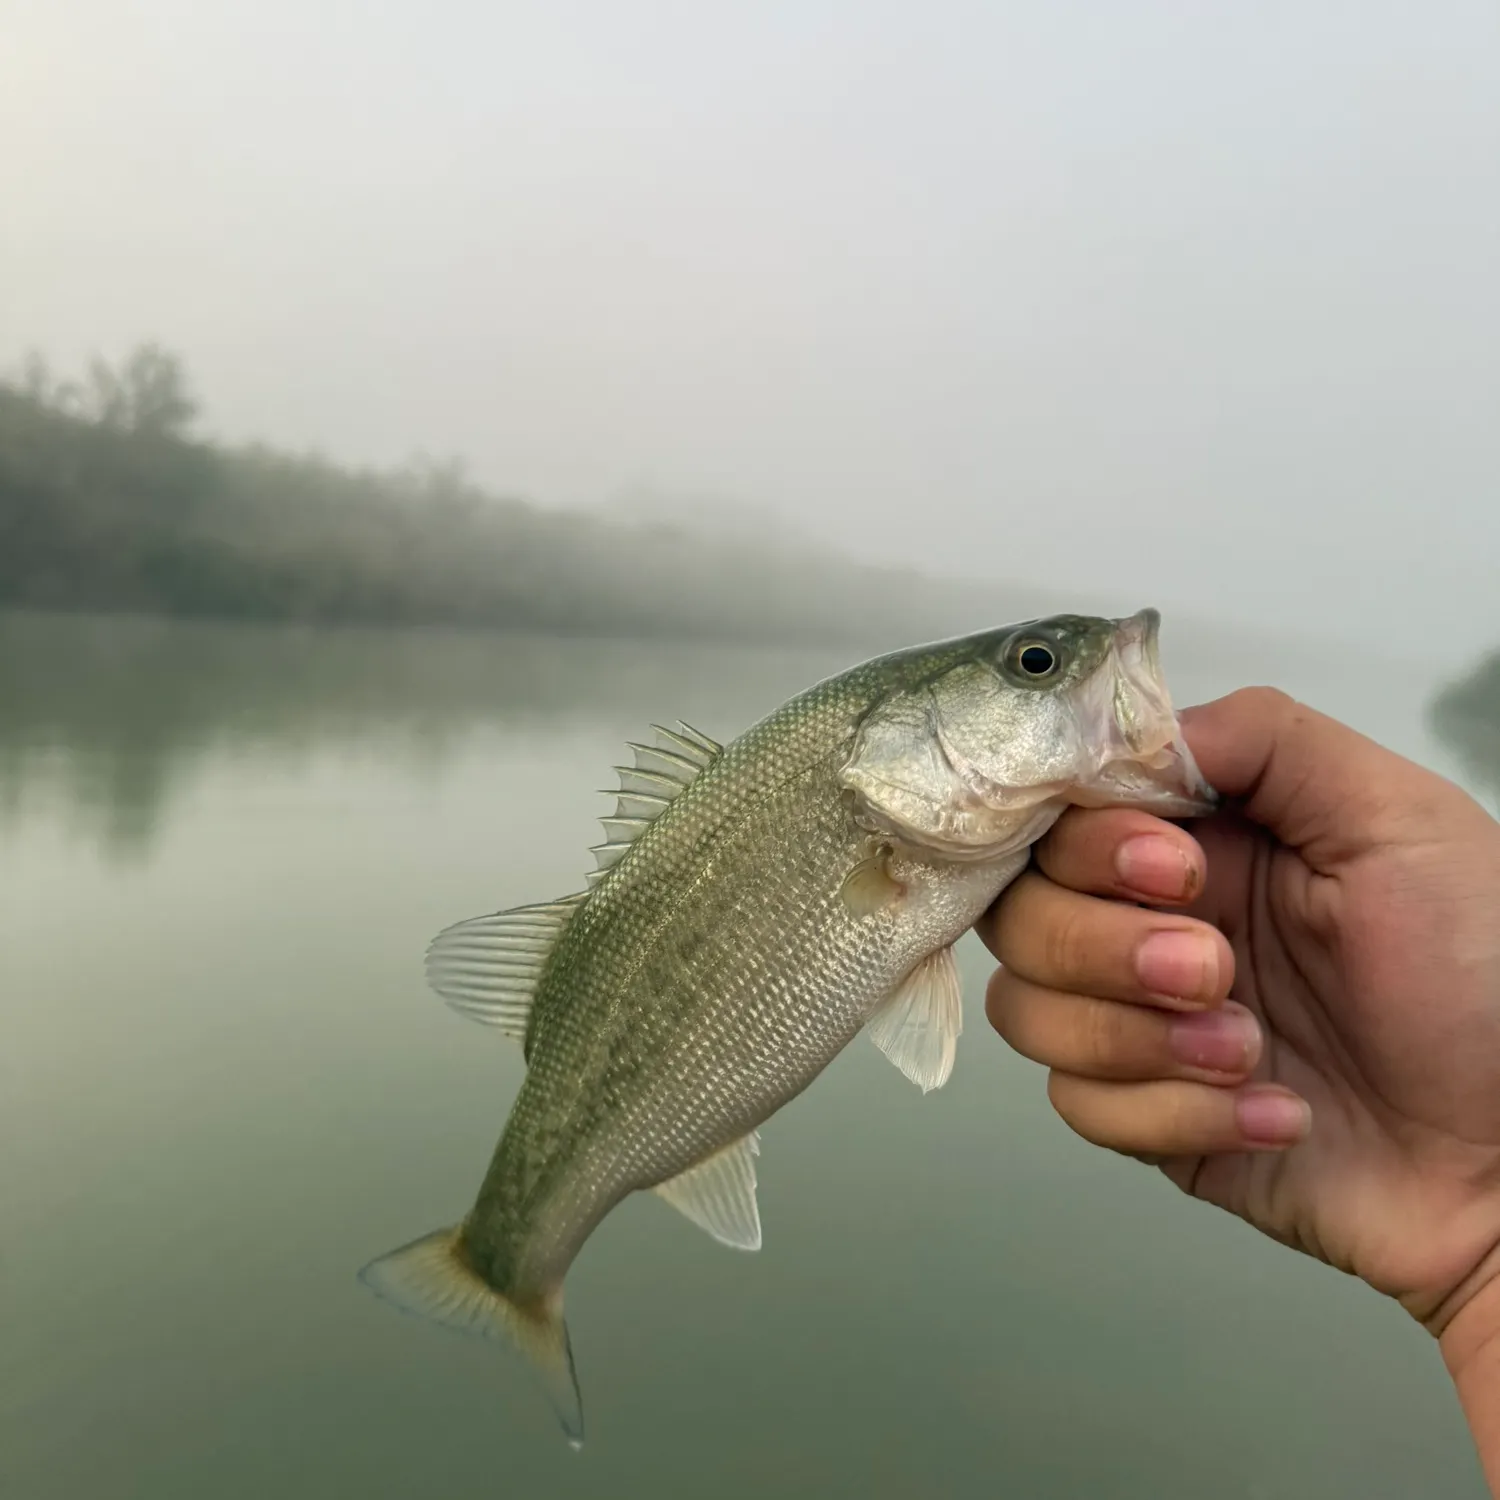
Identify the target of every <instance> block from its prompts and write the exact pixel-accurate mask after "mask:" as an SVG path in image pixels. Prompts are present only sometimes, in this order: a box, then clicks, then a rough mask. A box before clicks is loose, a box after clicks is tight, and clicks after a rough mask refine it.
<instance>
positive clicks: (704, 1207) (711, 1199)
mask: <svg viewBox="0 0 1500 1500" xmlns="http://www.w3.org/2000/svg"><path fill="white" fill-rule="evenodd" d="M759 1155H760V1136H759V1134H758V1133H757V1132H756V1131H754V1130H752V1131H751V1132H750V1134H749V1135H746V1136H741V1137H740V1139H739V1140H737V1141H735V1142H734V1144H733V1145H731V1146H726V1147H725V1148H724V1149H723V1150H722V1151H718V1152H715V1153H714V1155H712V1156H710V1157H709V1158H708V1159H707V1161H700V1162H699V1163H698V1165H697V1166H696V1167H689V1168H688V1170H687V1171H686V1172H682V1173H680V1174H679V1175H678V1176H676V1177H673V1178H670V1179H669V1180H668V1181H666V1182H663V1183H660V1184H658V1185H657V1186H656V1187H655V1188H654V1189H653V1191H654V1192H655V1193H656V1195H657V1197H659V1198H662V1199H665V1200H666V1202H668V1203H670V1204H671V1205H672V1207H673V1208H675V1209H676V1210H677V1211H678V1213H680V1214H681V1215H682V1216H683V1217H684V1218H687V1219H691V1220H692V1221H693V1223H694V1224H696V1225H697V1226H698V1227H699V1228H700V1229H706V1230H707V1231H708V1232H709V1233H710V1234H711V1235H712V1236H713V1237H714V1238H715V1239H716V1240H718V1241H719V1243H720V1244H721V1245H729V1246H731V1247H733V1248H734V1249H736V1250H759V1249H760V1209H759V1208H758V1207H757V1206H756V1202H755V1158H756V1157H757V1156H759Z"/></svg>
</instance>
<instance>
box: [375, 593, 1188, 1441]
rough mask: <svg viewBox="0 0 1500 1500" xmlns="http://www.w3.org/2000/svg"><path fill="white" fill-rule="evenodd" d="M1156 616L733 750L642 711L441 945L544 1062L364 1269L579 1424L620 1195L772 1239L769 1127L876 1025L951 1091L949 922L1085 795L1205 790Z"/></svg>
mask: <svg viewBox="0 0 1500 1500" xmlns="http://www.w3.org/2000/svg"><path fill="white" fill-rule="evenodd" d="M1160 624H1161V616H1160V614H1159V613H1158V611H1156V610H1154V609H1145V610H1141V611H1139V612H1138V613H1136V614H1134V615H1131V616H1129V617H1127V618H1122V619H1107V618H1103V617H1099V616H1088V615H1074V614H1058V615H1053V616H1050V617H1047V618H1044V619H1036V620H1028V621H1024V622H1021V623H1019V624H1015V625H1009V626H1004V627H1001V628H998V629H990V630H985V631H982V632H979V633H977V634H972V635H967V636H963V637H959V638H956V639H952V640H947V641H940V642H937V643H935V644H927V645H922V646H916V647H911V648H907V649H904V650H900V651H895V652H891V653H888V654H885V655H882V656H878V657H875V658H874V659H872V660H870V661H866V662H864V663H861V664H860V665H857V666H855V667H853V668H851V669H849V670H847V671H845V672H842V673H840V674H838V675H835V676H832V677H829V678H827V679H825V680H824V681H822V682H820V683H817V684H815V685H814V686H812V687H810V688H809V689H807V690H806V691H805V692H802V693H800V694H798V695H797V696H796V697H793V698H792V699H790V700H789V701H788V702H786V703H785V704H783V705H782V706H781V707H779V708H777V709H776V710H775V711H774V712H772V713H771V714H769V715H768V716H767V717H765V718H763V719H762V720H761V721H760V722H759V723H757V724H755V725H754V726H752V727H751V728H749V729H748V730H746V731H745V732H744V733H743V734H741V735H740V736H739V737H738V738H737V739H735V740H733V741H732V742H731V743H729V744H727V745H725V744H720V743H719V742H718V741H716V740H714V739H712V738H710V736H708V735H707V734H704V733H702V732H701V731H699V730H697V729H694V728H692V727H691V726H690V725H688V724H686V723H683V722H681V721H679V722H678V724H677V726H676V727H675V728H666V727H662V726H653V730H654V740H653V742H652V743H649V744H647V743H640V744H635V745H632V746H631V747H630V748H631V750H632V752H633V763H632V764H631V765H629V766H617V767H615V770H616V772H617V773H618V776H619V783H620V784H619V788H618V790H617V791H615V792H612V793H610V794H609V795H612V796H615V797H616V798H617V802H616V806H615V809H614V812H613V813H612V815H610V816H608V817H605V818H602V819H601V820H600V821H601V822H602V823H603V825H604V829H605V834H606V838H605V841H604V842H603V843H602V844H601V845H599V846H598V847H597V848H596V849H595V850H594V851H593V853H594V855H595V860H596V864H597V866H598V868H597V869H596V870H594V871H593V872H592V873H591V874H590V875H589V877H588V878H587V881H586V883H585V885H584V888H583V889H581V890H577V891H573V892H570V893H568V894H565V895H562V896H558V897H555V898H553V899H551V900H547V901H542V902H540V903H538V904H536V905H531V906H522V907H516V908H512V909H509V910H505V911H501V912H494V913H489V914H486V915H482V916H479V917H474V918H470V919H468V920H466V921H462V922H458V923H455V924H454V925H453V926H451V927H448V928H446V929H445V930H443V931H442V932H441V933H439V934H438V935H437V936H436V937H435V938H434V939H433V940H432V942H431V944H430V946H429V948H428V950H427V954H426V965H425V967H426V977H427V980H428V982H429V984H430V985H431V987H432V988H433V989H434V990H435V991H436V992H437V994H438V995H439V996H441V997H442V999H443V1000H445V1001H446V1002H447V1003H448V1004H449V1005H450V1006H451V1007H452V1008H453V1009H455V1010H456V1011H458V1012H459V1013H461V1014H462V1015H465V1016H467V1017H470V1018H472V1019H473V1020H475V1021H478V1022H482V1023H485V1024H487V1025H489V1026H491V1027H493V1028H495V1029H496V1030H498V1031H499V1032H501V1033H503V1034H505V1035H507V1036H509V1037H511V1038H513V1039H514V1040H516V1041H517V1042H519V1043H520V1044H521V1047H522V1053H523V1056H524V1058H525V1063H526V1074H525V1078H524V1081H523V1083H522V1085H521V1088H520V1090H519V1092H518V1094H517V1095H516V1098H515V1100H514V1103H513V1105H512V1107H511V1110H510V1114H509V1116H508V1118H507V1120H506V1122H505V1125H504V1128H503V1131H502V1134H501V1136H500V1139H499V1143H498V1144H497V1146H496V1148H495V1151H494V1154H493V1156H492V1158H491V1160H490V1164H489V1167H488V1170H487V1171H486V1172H485V1175H484V1178H483V1181H482V1182H481V1183H480V1186H479V1189H478V1192H477V1194H476V1196H475V1198H474V1201H473V1203H472V1205H471V1207H470V1208H469V1210H468V1213H467V1214H466V1216H465V1217H464V1218H463V1219H462V1220H461V1221H459V1222H458V1223H456V1224H453V1225H450V1226H448V1227H445V1228H442V1229H439V1230H437V1231H435V1232H432V1233H429V1234H426V1235H424V1236H422V1237H421V1238H420V1239H417V1240H414V1241H412V1242H411V1243H410V1244H407V1245H405V1246H403V1247H401V1248H400V1249H398V1250H395V1251H393V1252H391V1253H390V1254H388V1255H384V1256H381V1257H380V1258H379V1259H377V1260H374V1261H372V1262H371V1263H370V1264H369V1265H368V1266H366V1267H365V1268H364V1270H363V1271H362V1272H361V1279H362V1280H363V1282H364V1283H365V1285H366V1286H367V1287H369V1288H370V1289H371V1290H372V1291H374V1292H375V1293H376V1294H377V1295H379V1296H380V1297H382V1298H384V1299H385V1300H387V1301H389V1302H391V1303H394V1304H395V1305H396V1306H397V1307H399V1308H401V1309H403V1310H404V1311H406V1312H409V1313H414V1314H417V1315H419V1316H422V1317H425V1318H427V1319H429V1320H431V1321H433V1322H436V1323H439V1324H443V1325H446V1326H448V1327H451V1328H455V1329H459V1330H462V1331H465V1332H468V1333H471V1334H478V1335H482V1336H488V1337H492V1338H497V1339H501V1340H508V1341H510V1342H511V1343H513V1344H514V1345H517V1346H519V1347H520V1348H521V1349H522V1350H523V1351H524V1352H525V1353H526V1354H528V1355H529V1356H530V1358H531V1360H532V1361H533V1363H534V1365H535V1367H536V1369H537V1370H538V1372H539V1373H540V1375H541V1378H542V1383H543V1385H544V1387H545V1389H546V1392H547V1394H548V1396H549V1397H550V1400H551V1404H552V1406H553V1407H554V1409H555V1411H556V1414H557V1417H558V1419H559V1421H560V1423H561V1426H562V1428H563V1431H564V1433H565V1435H566V1436H567V1438H568V1440H569V1442H570V1443H572V1445H573V1446H574V1447H581V1446H582V1444H583V1407H582V1400H581V1396H580V1393H579V1386H578V1380H577V1375H576V1370H575V1365H574V1359H573V1352H572V1344H571V1339H570V1337H569V1333H568V1329H567V1325H566V1323H565V1321H564V1319H563V1281H564V1278H565V1276H566V1274H567V1271H568V1268H569V1266H570V1264H571V1263H572V1261H573V1260H574V1258H575V1257H576V1256H577V1254H578V1253H579V1250H580V1249H581V1247H582V1246H583V1244H584V1243H585V1241H586V1240H587V1239H588V1237H589V1236H590V1234H592V1233H593V1231H594V1230H595V1229H596V1228H597V1227H598V1226H599V1224H600V1223H601V1222H602V1221H603V1219H604V1218H605V1216H606V1215H608V1214H609V1213H610V1212H611V1211H612V1210H613V1209H614V1208H615V1207H616V1206H617V1205H618V1204H619V1203H620V1202H621V1201H622V1200H624V1199H625V1198H626V1197H627V1196H628V1195H630V1194H631V1193H637V1192H649V1193H654V1194H655V1195H656V1196H657V1197H658V1198H660V1199H662V1200H664V1201H665V1202H666V1203H668V1204H669V1205H671V1206H672V1207H673V1208H674V1209H676V1210H677V1211H678V1212H679V1213H680V1214H682V1215H683V1216H684V1217H685V1218H687V1219H688V1220H689V1221H691V1222H692V1223H693V1224H695V1225H697V1226H698V1227H699V1228H701V1229H702V1230H704V1231H705V1232H707V1233H708V1234H709V1235H711V1236H712V1237H713V1238H714V1239H716V1240H718V1241H719V1242H721V1243H722V1244H724V1245H727V1246H730V1247H733V1248H737V1249H740V1250H746V1251H754V1250H758V1249H759V1248H760V1246H761V1222H760V1213H759V1208H758V1205H757V1201H756V1188H757V1162H758V1158H759V1154H760V1129H761V1127H762V1126H763V1125H764V1124H765V1123H766V1122H767V1121H768V1120H770V1119H771V1117H772V1116H773V1115H775V1114H776V1112H777V1111H778V1110H780V1109H781V1108H783V1107H784V1106H785V1105H786V1104H787V1103H788V1102H790V1101H791V1100H792V1099H794V1098H796V1097H797V1096H798V1095H799V1094H801V1093H802V1092H803V1091H804V1090H805V1089H807V1088H808V1087H809V1086H810V1085H811V1084H812V1083H813V1082H814V1081H815V1080H816V1079H817V1078H818V1076H819V1075H820V1074H821V1073H822V1072H823V1070H824V1069H825V1068H827V1067H828V1065H829V1064H830V1063H831V1062H832V1061H833V1060H834V1058H835V1057H837V1056H838V1055H839V1054H840V1053H841V1052H842V1051H843V1049H844V1048H845V1047H846V1046H848V1044H849V1043H850V1042H852V1041H853V1040H854V1039H855V1038H856V1037H857V1036H859V1034H860V1033H861V1032H865V1033H867V1034H868V1035H869V1037H870V1039H871V1040H872V1041H873V1042H874V1044H875V1045H876V1046H877V1047H879V1048H880V1049H881V1050H882V1051H883V1052H884V1053H885V1054H886V1056H887V1057H888V1058H889V1059H890V1060H891V1062H892V1063H894V1064H895V1066H896V1067H897V1068H898V1069H900V1071H901V1072H902V1073H903V1074H904V1075H905V1076H906V1077H907V1078H909V1079H910V1080H911V1081H912V1082H913V1083H914V1084H915V1085H916V1086H918V1087H919V1088H920V1089H921V1090H922V1091H923V1093H924V1094H925V1093H928V1092H930V1091H932V1090H934V1089H938V1088H941V1087H942V1086H943V1084H944V1083H945V1082H946V1081H947V1079H948V1078H949V1076H950V1074H951V1072H952V1069H953V1066H954V1061H955V1056H956V1047H957V1042H958V1038H959V1035H960V1033H961V1031H962V1025H963V1005H962V992H961V986H960V982H959V976H958V969H957V966H956V964H955V961H954V955H953V946H954V944H955V943H956V942H957V941H958V939H959V938H960V937H962V936H963V935H964V933H966V932H967V931H968V930H969V929H970V928H971V927H972V926H973V925H974V923H975V922H976V921H977V920H978V919H979V918H980V917H981V916H982V915H983V914H984V912H985V911H986V910H987V909H988V908H989V907H990V905H991V904H992V903H993V902H994V900H995V898H996V897H997V896H998V895H999V894H1000V893H1001V891H1003V890H1004V889H1005V887H1006V886H1007V885H1009V883H1010V882H1011V881H1012V880H1014V879H1015V878H1016V876H1017V875H1019V874H1020V872H1021V871H1022V869H1023V868H1024V867H1025V865H1026V864H1027V862H1028V859H1029V858H1030V851H1031V847H1032V845H1033V844H1035V843H1036V841H1037V840H1038V839H1039V838H1041V836H1042V835H1043V834H1044V833H1045V832H1046V831H1047V830H1048V829H1049V828H1050V827H1051V826H1052V824H1053V823H1054V822H1055V821H1056V820H1057V818H1058V817H1059V816H1060V815H1061V814H1062V813H1063V811H1064V810H1065V809H1066V808H1067V807H1068V806H1070V805H1084V806H1110V805H1122V806H1135V807H1142V808H1146V809H1149V810H1151V811H1153V812H1155V813H1157V814H1159V815H1161V816H1165V817H1190V816H1195V815H1198V814H1202V813H1206V812H1208V811H1210V810H1211V809H1212V808H1213V807H1214V806H1215V805H1216V801H1217V798H1216V794H1215V792H1214V790H1213V788H1212V787H1210V786H1209V785H1208V784H1207V782H1206V781H1205V780H1204V778H1203V775H1202V773H1201V772H1200V770H1199V769H1198V766H1197V764H1196V763H1195V761H1194V759H1193V756H1192V752H1191V750H1190V749H1189V748H1188V746H1187V744H1186V742H1185V740H1184V739H1183V737H1182V733H1181V727H1180V724H1179V722H1178V719H1177V715H1176V713H1175V711H1174V709H1173V706H1172V701H1171V698H1170V695H1169V693H1168V691H1167V687H1166V684H1165V682H1164V680H1163V677H1162V671H1161V663H1160V657H1159V650H1158V638H1159V632H1160Z"/></svg>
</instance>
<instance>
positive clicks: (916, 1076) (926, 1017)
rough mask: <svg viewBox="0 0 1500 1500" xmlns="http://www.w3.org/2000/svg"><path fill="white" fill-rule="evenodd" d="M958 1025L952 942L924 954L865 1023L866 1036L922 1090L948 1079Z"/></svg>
mask: <svg viewBox="0 0 1500 1500" xmlns="http://www.w3.org/2000/svg"><path fill="white" fill-rule="evenodd" d="M963 1029H964V1004H963V986H962V985H961V984H960V983H959V979H958V964H957V963H956V962H955V961H954V958H953V949H952V948H951V947H950V948H940V949H939V950H938V951H937V952H936V953H933V954H931V955H929V956H928V957H927V958H924V959H923V960H922V962H921V963H919V964H918V965H917V966H916V968H914V969H913V970H912V971H911V973H910V974H908V975H907V976H906V978H905V979H903V980H902V981H901V983H900V984H899V985H897V986H896V988H895V989H894V990H893V991H892V992H891V996H890V998H889V999H888V1000H887V1001H886V1002H885V1003H884V1004H883V1005H882V1006H881V1007H880V1009H879V1010H878V1011H876V1012H875V1014H874V1016H872V1017H871V1019H870V1022H869V1032H870V1040H871V1041H872V1042H874V1043H875V1045H876V1046H877V1047H879V1048H880V1050H881V1051H882V1052H884V1053H885V1055H886V1056H887V1057H888V1058H890V1060H891V1061H892V1062H893V1063H895V1065H896V1066H897V1067H898V1068H900V1069H901V1071H902V1072H903V1073H905V1074H906V1076H907V1077H908V1078H910V1079H911V1081H912V1082H913V1083H915V1084H917V1085H918V1086H919V1087H920V1088H921V1090H922V1092H923V1093H924V1094H925V1093H927V1092H928V1090H929V1089H940V1088H942V1086H943V1085H944V1084H945V1083H947V1081H948V1075H949V1074H950V1073H951V1072H952V1071H953V1058H954V1054H955V1053H956V1051H957V1049H958V1038H959V1033H960V1032H962V1031H963Z"/></svg>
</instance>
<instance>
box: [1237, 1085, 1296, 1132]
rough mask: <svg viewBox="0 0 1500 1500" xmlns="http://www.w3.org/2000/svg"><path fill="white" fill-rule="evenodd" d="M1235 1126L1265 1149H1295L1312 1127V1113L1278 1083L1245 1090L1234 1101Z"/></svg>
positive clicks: (1255, 1086)
mask: <svg viewBox="0 0 1500 1500" xmlns="http://www.w3.org/2000/svg"><path fill="white" fill-rule="evenodd" d="M1234 1119H1235V1124H1236V1125H1238V1126H1239V1131H1240V1134H1241V1135H1242V1136H1244V1138H1245V1139H1246V1140H1247V1141H1254V1142H1256V1143H1257V1144H1259V1145H1262V1146H1291V1145H1294V1144H1295V1143H1296V1142H1298V1141H1300V1140H1301V1139H1302V1138H1303V1136H1305V1135H1306V1134H1307V1132H1308V1131H1309V1130H1310V1129H1311V1128H1312V1110H1310V1109H1309V1108H1308V1107H1307V1102H1306V1100H1303V1099H1299V1098H1298V1097H1297V1096H1296V1095H1295V1094H1292V1093H1288V1092H1287V1090H1286V1089H1282V1088H1278V1087H1277V1086H1276V1085H1275V1084H1257V1085H1254V1086H1252V1087H1250V1088H1247V1089H1242V1090H1241V1091H1240V1093H1239V1094H1238V1096H1237V1097H1236V1098H1235V1101H1234Z"/></svg>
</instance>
